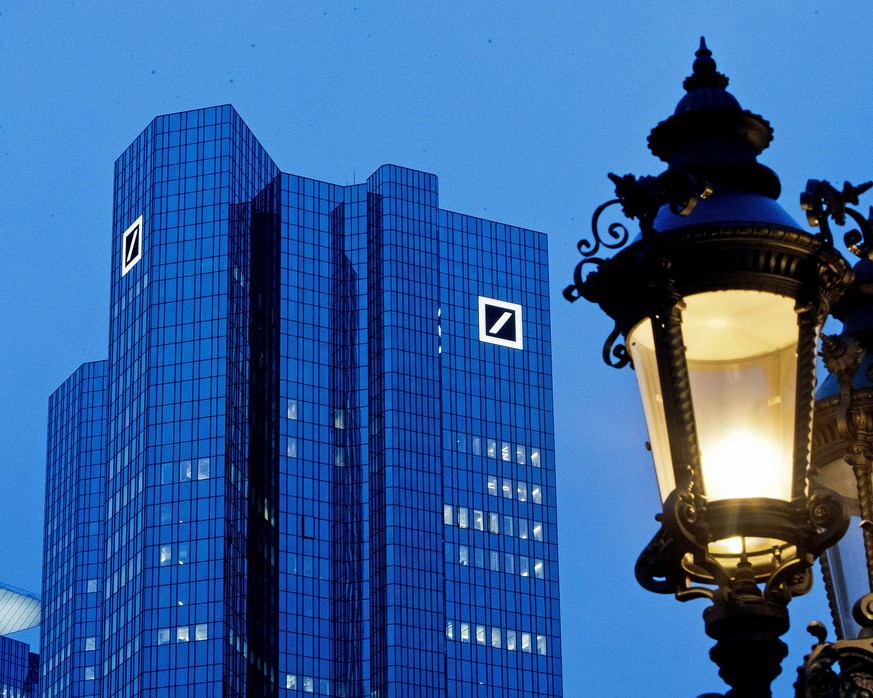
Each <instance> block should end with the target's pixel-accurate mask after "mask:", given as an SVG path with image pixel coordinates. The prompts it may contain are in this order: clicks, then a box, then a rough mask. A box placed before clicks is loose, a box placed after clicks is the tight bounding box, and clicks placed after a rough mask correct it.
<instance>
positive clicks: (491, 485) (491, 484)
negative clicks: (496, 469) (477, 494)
mask: <svg viewBox="0 0 873 698" xmlns="http://www.w3.org/2000/svg"><path fill="white" fill-rule="evenodd" d="M488 494H493V495H496V494H497V478H496V477H494V476H493V475H489V476H488Z"/></svg>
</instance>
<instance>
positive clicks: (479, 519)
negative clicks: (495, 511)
mask: <svg viewBox="0 0 873 698" xmlns="http://www.w3.org/2000/svg"><path fill="white" fill-rule="evenodd" d="M473 528H474V529H475V530H477V531H484V530H485V514H484V512H482V511H481V510H480V509H473Z"/></svg>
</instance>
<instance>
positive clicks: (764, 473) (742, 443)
mask: <svg viewBox="0 0 873 698" xmlns="http://www.w3.org/2000/svg"><path fill="white" fill-rule="evenodd" d="M700 455H701V460H702V461H703V480H704V482H705V483H706V496H707V499H709V500H710V501H715V500H719V499H739V498H743V497H770V498H774V499H788V498H790V495H791V492H790V487H791V483H790V481H787V478H786V475H790V471H789V472H788V473H786V469H785V467H784V463H785V460H786V458H785V455H784V454H782V453H780V449H779V448H777V447H776V446H775V445H774V444H773V442H772V441H770V440H768V439H767V438H764V437H762V436H761V435H760V434H756V433H755V432H754V431H752V430H751V429H749V428H745V429H743V428H741V429H736V430H733V431H729V432H728V433H727V434H725V436H724V437H723V438H721V439H719V440H717V441H714V442H713V443H707V442H705V441H703V440H702V443H701V444H700Z"/></svg>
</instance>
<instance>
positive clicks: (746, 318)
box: [682, 291, 798, 501]
mask: <svg viewBox="0 0 873 698" xmlns="http://www.w3.org/2000/svg"><path fill="white" fill-rule="evenodd" d="M685 303H686V307H685V309H684V310H683V312H682V334H683V339H684V341H685V346H686V361H687V365H688V375H689V380H690V383H691V398H692V403H693V405H694V417H695V423H696V427H697V438H698V443H699V445H700V458H701V465H702V468H703V485H704V488H705V490H706V495H707V498H708V499H709V501H717V500H721V499H738V498H746V497H769V498H773V499H783V500H786V501H790V500H791V485H792V473H793V452H794V420H795V407H794V406H795V400H796V392H797V391H796V379H797V338H798V326H797V313H796V312H795V310H794V301H793V300H792V299H790V298H786V297H784V296H777V295H775V294H772V293H760V292H756V291H719V292H713V293H702V294H698V295H694V296H689V297H687V298H686V299H685Z"/></svg>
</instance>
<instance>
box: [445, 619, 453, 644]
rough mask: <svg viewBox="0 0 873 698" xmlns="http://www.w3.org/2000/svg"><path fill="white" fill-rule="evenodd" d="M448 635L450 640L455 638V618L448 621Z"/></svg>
mask: <svg viewBox="0 0 873 698" xmlns="http://www.w3.org/2000/svg"><path fill="white" fill-rule="evenodd" d="M446 637H447V638H448V639H449V640H454V639H455V621H453V620H447V621H446Z"/></svg>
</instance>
